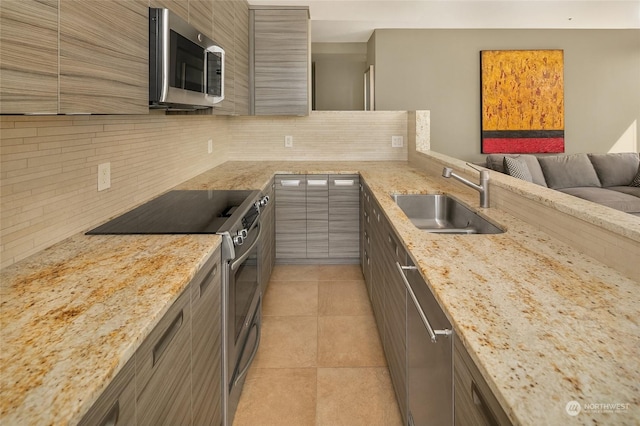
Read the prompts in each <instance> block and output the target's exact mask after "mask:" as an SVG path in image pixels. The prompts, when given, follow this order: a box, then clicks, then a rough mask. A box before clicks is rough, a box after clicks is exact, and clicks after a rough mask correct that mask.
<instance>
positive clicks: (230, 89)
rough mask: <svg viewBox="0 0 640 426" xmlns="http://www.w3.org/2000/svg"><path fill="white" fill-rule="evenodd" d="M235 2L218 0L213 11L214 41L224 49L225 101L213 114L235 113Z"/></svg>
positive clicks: (215, 108)
mask: <svg viewBox="0 0 640 426" xmlns="http://www.w3.org/2000/svg"><path fill="white" fill-rule="evenodd" d="M234 3H235V2H234V1H230V0H216V1H215V3H214V10H213V39H214V40H215V41H216V43H219V44H220V46H222V48H223V49H224V52H225V57H224V100H223V101H222V102H221V103H219V104H217V105H216V106H215V107H214V108H213V114H219V115H232V114H234V113H235V72H236V54H235V26H236V23H235V19H236V18H235V16H236V8H235V6H234Z"/></svg>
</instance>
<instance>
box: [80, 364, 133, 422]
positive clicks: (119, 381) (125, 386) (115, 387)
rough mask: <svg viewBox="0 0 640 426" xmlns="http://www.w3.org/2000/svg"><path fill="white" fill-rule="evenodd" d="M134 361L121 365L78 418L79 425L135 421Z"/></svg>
mask: <svg viewBox="0 0 640 426" xmlns="http://www.w3.org/2000/svg"><path fill="white" fill-rule="evenodd" d="M135 373H136V363H135V355H134V358H132V359H131V360H129V362H127V363H126V364H125V366H124V367H122V370H120V372H119V373H118V374H117V375H116V377H115V378H114V379H113V381H112V382H111V383H110V384H109V386H107V389H105V391H104V392H103V393H102V395H100V397H99V398H98V400H97V401H96V402H95V403H94V404H93V406H92V407H91V408H90V409H89V412H88V413H87V414H86V415H85V416H84V417H83V418H82V420H80V423H79V425H80V426H96V425H99V426H102V425H114V426H115V425H132V424H135V421H136V383H135Z"/></svg>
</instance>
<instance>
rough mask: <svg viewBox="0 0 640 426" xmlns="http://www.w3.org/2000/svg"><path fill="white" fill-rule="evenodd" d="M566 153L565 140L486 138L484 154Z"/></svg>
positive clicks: (483, 148) (484, 140) (483, 142)
mask: <svg viewBox="0 0 640 426" xmlns="http://www.w3.org/2000/svg"><path fill="white" fill-rule="evenodd" d="M544 152H554V153H555V152H564V138H486V139H483V140H482V153H483V154H493V153H503V154H527V153H536V154H537V153H544Z"/></svg>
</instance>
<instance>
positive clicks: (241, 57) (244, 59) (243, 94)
mask: <svg viewBox="0 0 640 426" xmlns="http://www.w3.org/2000/svg"><path fill="white" fill-rule="evenodd" d="M233 4H234V5H235V8H236V17H235V19H236V25H235V31H234V34H235V76H234V80H233V81H234V86H235V87H234V96H235V114H236V115H249V5H248V4H247V2H246V1H235V2H233Z"/></svg>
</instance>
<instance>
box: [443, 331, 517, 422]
mask: <svg viewBox="0 0 640 426" xmlns="http://www.w3.org/2000/svg"><path fill="white" fill-rule="evenodd" d="M453 346H454V351H453V353H454V355H453V373H454V375H453V377H454V390H455V391H454V395H455V398H454V417H455V424H457V425H478V426H485V425H486V426H496V425H500V426H503V425H511V424H512V423H511V421H510V420H509V417H508V416H507V414H506V413H505V412H504V410H503V409H502V407H501V406H500V403H499V402H498V400H497V399H496V397H495V396H494V395H493V392H491V389H490V388H489V386H488V385H487V383H486V382H485V380H484V379H483V377H482V375H481V374H480V371H479V370H478V367H476V365H475V363H474V362H473V360H472V359H471V357H470V356H469V354H468V353H467V350H466V349H465V347H464V346H463V344H462V342H461V341H460V339H459V338H458V337H457V336H456V337H455V338H454V344H453Z"/></svg>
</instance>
